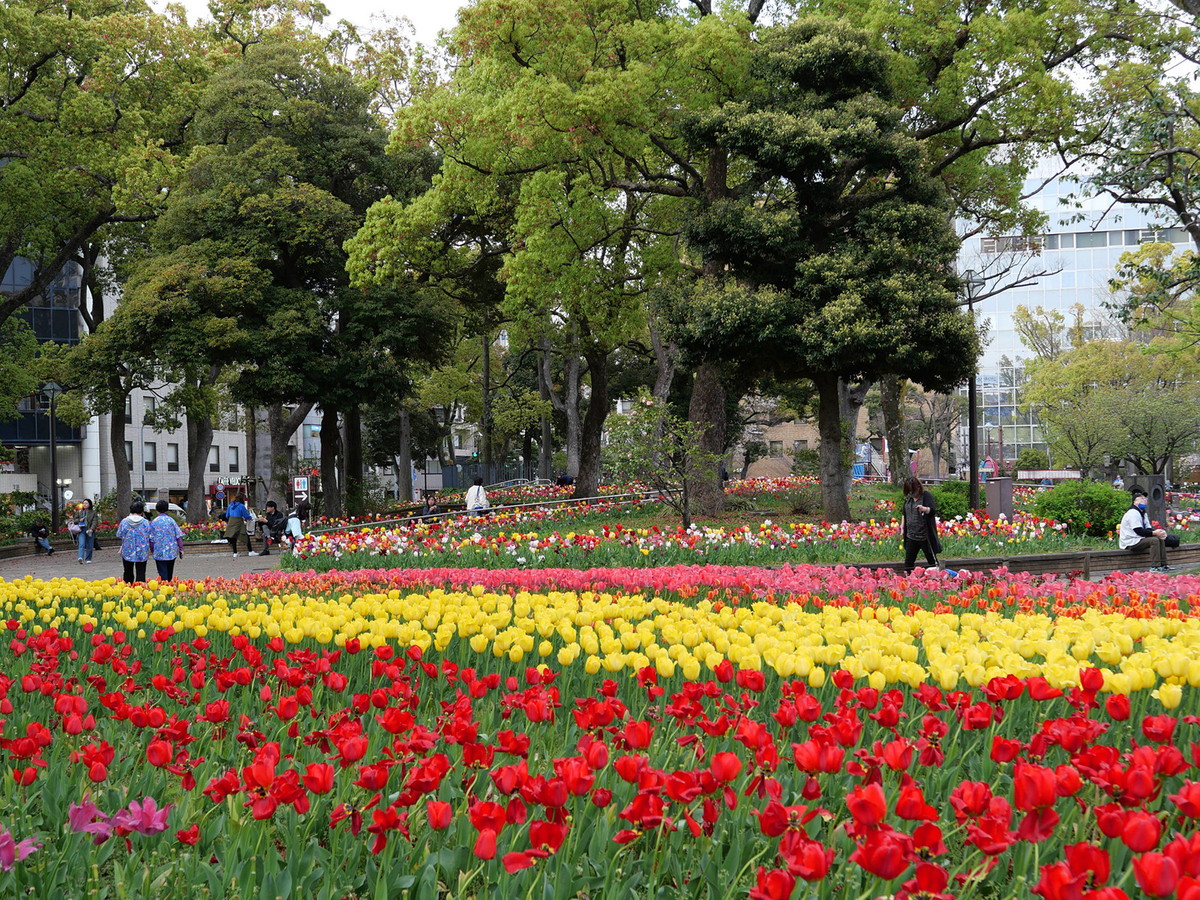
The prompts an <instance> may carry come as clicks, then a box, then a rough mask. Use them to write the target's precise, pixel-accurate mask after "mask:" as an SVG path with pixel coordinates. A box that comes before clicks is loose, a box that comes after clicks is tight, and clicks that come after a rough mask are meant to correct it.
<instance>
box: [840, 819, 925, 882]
mask: <svg viewBox="0 0 1200 900" xmlns="http://www.w3.org/2000/svg"><path fill="white" fill-rule="evenodd" d="M912 855H913V840H912V838H910V837H909V836H908V835H906V834H901V833H900V832H898V831H893V830H892V829H891V828H888V827H886V826H884V827H881V828H877V829H874V830H873V831H871V832H870V833H868V834H867V837H866V839H865V840H864V841H863V842H862V843H861V844H859V845H858V847H857V849H855V851H854V852H853V853H852V854H850V859H851V861H852V862H856V863H858V864H859V865H860V866H861V867H862V868H863V869H865V870H866V871H868V872H870V873H871V874H872V875H877V876H878V877H880V878H882V879H884V880H887V881H890V880H891V879H893V878H896V877H897V876H899V875H901V874H902V873H903V872H904V871H905V870H906V869H907V868H908V867H909V864H910V863H911V862H912Z"/></svg>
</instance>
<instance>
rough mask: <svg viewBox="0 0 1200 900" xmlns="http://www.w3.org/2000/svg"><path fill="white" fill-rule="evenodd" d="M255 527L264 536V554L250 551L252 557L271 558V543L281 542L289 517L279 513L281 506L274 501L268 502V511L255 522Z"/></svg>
mask: <svg viewBox="0 0 1200 900" xmlns="http://www.w3.org/2000/svg"><path fill="white" fill-rule="evenodd" d="M255 526H256V527H257V528H258V529H259V533H260V534H261V535H262V542H263V548H262V553H256V552H254V551H253V550H251V551H250V555H251V556H270V555H271V541H279V540H280V538H282V537H283V530H284V528H286V527H287V517H286V516H285V515H284V514H283V513H281V512H280V511H279V505H278V504H277V503H276V502H275V501H274V500H268V501H267V511H266V513H265V514H264V515H263V516H262V518H260V519H257V520H256V521H255Z"/></svg>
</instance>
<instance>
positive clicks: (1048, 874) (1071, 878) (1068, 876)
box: [1032, 862, 1087, 900]
mask: <svg viewBox="0 0 1200 900" xmlns="http://www.w3.org/2000/svg"><path fill="white" fill-rule="evenodd" d="M1086 882H1087V875H1086V874H1085V873H1080V874H1076V873H1074V872H1072V871H1071V867H1070V866H1069V865H1068V864H1067V863H1065V862H1058V863H1053V864H1052V865H1048V866H1042V877H1041V878H1040V879H1039V880H1038V883H1037V884H1035V885H1034V886H1033V888H1032V890H1033V893H1035V894H1037V895H1039V896H1040V897H1042V898H1043V900H1080V898H1081V897H1082V896H1083V886H1084V884H1085V883H1086Z"/></svg>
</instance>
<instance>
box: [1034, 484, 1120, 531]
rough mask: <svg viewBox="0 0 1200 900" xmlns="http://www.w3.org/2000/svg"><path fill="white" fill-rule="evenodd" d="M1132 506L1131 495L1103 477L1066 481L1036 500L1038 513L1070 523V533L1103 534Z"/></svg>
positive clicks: (1111, 528)
mask: <svg viewBox="0 0 1200 900" xmlns="http://www.w3.org/2000/svg"><path fill="white" fill-rule="evenodd" d="M1128 508H1129V495H1128V494H1127V493H1126V492H1125V491H1118V490H1117V489H1116V488H1114V487H1113V486H1112V485H1111V484H1108V483H1106V482H1101V481H1083V480H1081V481H1065V482H1063V483H1062V484H1060V485H1057V486H1056V487H1053V488H1050V489H1049V490H1047V491H1043V492H1042V493H1041V494H1039V495H1038V497H1037V499H1036V500H1035V501H1034V506H1033V511H1034V513H1035V514H1036V515H1039V516H1042V517H1044V518H1047V519H1054V520H1055V521H1056V522H1061V523H1063V524H1065V525H1066V526H1067V531H1068V533H1069V534H1086V535H1091V536H1093V537H1103V536H1105V535H1108V534H1111V533H1112V532H1113V531H1115V530H1116V528H1117V526H1118V525H1119V524H1120V522H1121V516H1123V515H1124V514H1125V510H1127V509H1128Z"/></svg>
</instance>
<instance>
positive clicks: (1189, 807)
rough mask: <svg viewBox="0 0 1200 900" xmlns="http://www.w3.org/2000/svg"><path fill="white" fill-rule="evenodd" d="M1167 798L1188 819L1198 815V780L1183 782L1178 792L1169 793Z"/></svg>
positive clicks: (1199, 802) (1199, 791) (1199, 801)
mask: <svg viewBox="0 0 1200 900" xmlns="http://www.w3.org/2000/svg"><path fill="white" fill-rule="evenodd" d="M1167 799H1169V800H1170V801H1171V802H1172V803H1174V804H1175V805H1176V806H1177V807H1179V811H1180V812H1181V813H1182V814H1183V815H1185V816H1187V817H1188V818H1189V819H1195V818H1198V817H1200V781H1187V782H1184V784H1183V787H1181V788H1180V789H1179V792H1178V793H1176V794H1171V795H1170V797H1168V798H1167Z"/></svg>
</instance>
